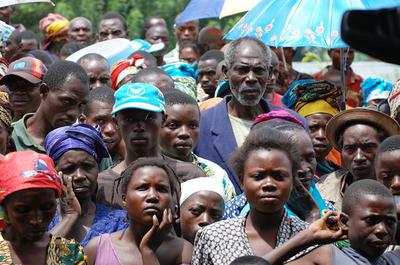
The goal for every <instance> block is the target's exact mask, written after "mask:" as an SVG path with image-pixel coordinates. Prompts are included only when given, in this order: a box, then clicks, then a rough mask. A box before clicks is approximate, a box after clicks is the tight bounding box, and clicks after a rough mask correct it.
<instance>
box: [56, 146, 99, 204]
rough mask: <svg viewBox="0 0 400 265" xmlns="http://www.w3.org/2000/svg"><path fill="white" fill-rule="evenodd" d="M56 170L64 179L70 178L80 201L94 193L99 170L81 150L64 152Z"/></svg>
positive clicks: (94, 162)
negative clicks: (60, 172)
mask: <svg viewBox="0 0 400 265" xmlns="http://www.w3.org/2000/svg"><path fill="white" fill-rule="evenodd" d="M56 170H57V172H58V171H62V172H63V174H64V177H72V187H73V189H74V192H75V195H76V197H77V198H78V200H80V199H85V198H90V197H91V196H92V195H93V194H94V193H95V192H96V186H97V176H98V174H99V168H98V165H97V162H96V160H95V159H94V157H93V156H92V155H89V154H88V153H87V152H86V151H83V150H70V151H67V152H65V153H64V154H63V155H62V156H61V158H60V159H59V160H58V163H57V165H56Z"/></svg>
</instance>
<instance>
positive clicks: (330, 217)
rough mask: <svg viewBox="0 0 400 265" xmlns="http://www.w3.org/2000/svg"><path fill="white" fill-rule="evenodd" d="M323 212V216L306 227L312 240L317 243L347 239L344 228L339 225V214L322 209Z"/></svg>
mask: <svg viewBox="0 0 400 265" xmlns="http://www.w3.org/2000/svg"><path fill="white" fill-rule="evenodd" d="M323 214H324V216H323V217H321V218H320V219H318V220H317V221H315V222H313V223H312V224H311V225H310V226H309V227H308V231H309V235H310V236H311V237H312V240H313V241H314V242H316V243H317V244H328V243H332V242H335V241H337V240H344V239H347V235H346V234H345V232H344V230H343V229H341V228H340V226H339V214H338V213H337V212H334V211H324V212H323Z"/></svg>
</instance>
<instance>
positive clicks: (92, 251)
mask: <svg viewBox="0 0 400 265" xmlns="http://www.w3.org/2000/svg"><path fill="white" fill-rule="evenodd" d="M99 239H100V237H95V238H93V239H92V240H90V241H89V243H88V244H87V245H86V247H85V249H84V250H85V254H86V255H87V257H88V264H89V265H94V264H95V262H96V253H97V245H98V244H99Z"/></svg>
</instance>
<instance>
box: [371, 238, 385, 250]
mask: <svg viewBox="0 0 400 265" xmlns="http://www.w3.org/2000/svg"><path fill="white" fill-rule="evenodd" d="M370 245H371V246H374V247H375V248H380V249H386V248H387V247H388V246H389V243H388V242H386V241H384V240H377V241H372V242H371V243H370Z"/></svg>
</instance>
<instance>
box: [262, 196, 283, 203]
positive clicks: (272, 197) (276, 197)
mask: <svg viewBox="0 0 400 265" xmlns="http://www.w3.org/2000/svg"><path fill="white" fill-rule="evenodd" d="M279 199H280V196H279V195H278V194H265V195H261V196H260V200H262V201H271V202H272V201H278V200H279Z"/></svg>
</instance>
